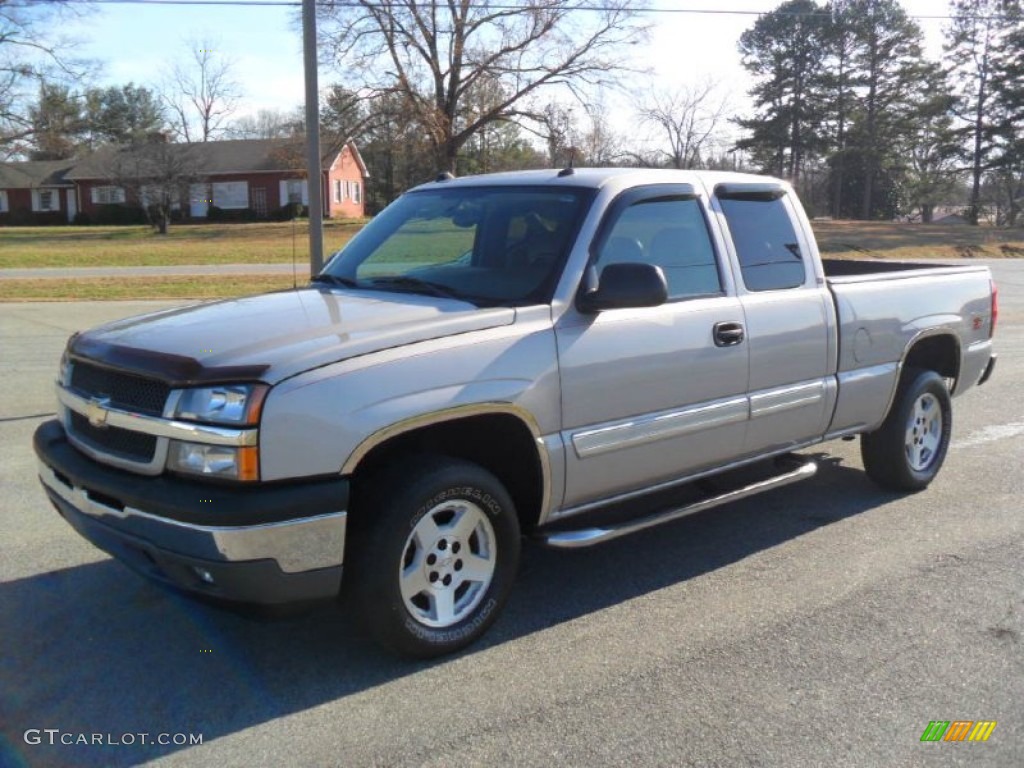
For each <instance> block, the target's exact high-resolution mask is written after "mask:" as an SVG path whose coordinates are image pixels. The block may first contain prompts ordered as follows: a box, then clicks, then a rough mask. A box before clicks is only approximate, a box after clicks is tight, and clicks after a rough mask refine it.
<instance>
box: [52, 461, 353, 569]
mask: <svg viewBox="0 0 1024 768" xmlns="http://www.w3.org/2000/svg"><path fill="white" fill-rule="evenodd" d="M39 479H40V481H41V482H42V483H43V485H44V486H45V487H46V488H47V489H49V490H50V491H51V492H52V493H53V494H55V495H56V496H59V497H60V498H61V499H63V500H64V501H65V502H66V503H67V504H68V506H70V507H71V508H72V509H74V510H76V511H78V512H80V513H81V514H83V515H88V516H89V517H91V518H92V519H94V520H97V521H99V522H101V523H106V524H107V525H110V526H111V527H113V528H119V527H120V526H118V523H119V522H122V521H130V522H131V523H133V525H132V526H131V527H132V529H133V530H134V531H136V532H142V531H146V532H148V533H150V534H151V535H148V536H144V538H146V539H149V540H150V541H153V542H154V543H158V544H159V546H160V548H161V549H167V550H172V551H176V552H181V553H183V554H191V555H193V556H196V557H204V558H208V559H211V560H218V561H221V562H226V563H231V562H244V561H247V560H272V561H274V562H275V563H277V566H278V567H279V568H280V569H281V571H282V572H283V573H299V572H301V571H312V570H315V569H317V568H330V567H332V566H338V565H341V563H342V553H343V552H344V551H345V521H346V517H347V513H346V512H333V513H329V514H326V515H317V516H316V517H307V518H302V519H300V520H287V521H285V522H282V523H266V524H262V525H247V526H238V527H226V526H212V525H195V524H193V523H182V522H178V521H177V520H169V519H167V518H163V517H158V516H156V515H151V514H149V513H147V512H144V511H143V510H141V509H135V508H134V507H127V506H126V507H124V508H123V509H118V508H116V507H112V506H108V505H107V504H104V503H103V502H101V501H98V500H97V499H95V498H90V494H89V491H88V490H86V489H85V488H82V487H76V486H73V485H69V484H66V483H64V482H62V481H61V480H60V479H59V478H58V477H57V475H56V474H55V473H54V472H53V470H52V469H50V467H48V466H47V465H46V464H44V463H43V462H42V461H40V462H39Z"/></svg>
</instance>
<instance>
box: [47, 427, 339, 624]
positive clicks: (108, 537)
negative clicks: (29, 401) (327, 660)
mask: <svg viewBox="0 0 1024 768" xmlns="http://www.w3.org/2000/svg"><path fill="white" fill-rule="evenodd" d="M34 445H35V450H36V454H37V456H38V459H39V464H38V472H39V479H40V481H41V482H42V485H43V488H44V489H45V491H46V493H47V496H48V497H49V499H50V501H51V502H52V503H53V505H54V507H55V508H56V509H57V511H58V512H59V513H60V514H61V516H62V517H64V519H65V520H66V521H67V522H68V523H69V524H70V525H71V526H72V527H73V528H74V529H75V530H76V531H77V532H78V533H79V534H81V535H82V536H83V537H84V538H86V539H87V540H88V541H90V542H91V543H93V544H94V545H95V546H97V547H99V548H100V549H102V550H104V551H105V552H108V553H109V554H111V555H113V556H114V557H116V558H117V559H118V560H121V561H122V562H124V563H125V564H126V565H128V566H129V567H131V568H133V569H134V570H136V571H139V572H140V573H142V574H143V575H145V576H148V577H150V578H153V579H155V580H157V581H161V582H164V583H167V584H170V585H172V586H174V587H177V588H179V589H184V590H186V591H189V592H193V593H197V594H201V595H204V596H206V597H210V598H216V599H220V600H224V601H228V602H240V603H256V604H263V605H282V606H283V605H286V604H289V603H302V602H310V601H317V600H323V599H329V598H333V597H335V596H337V594H338V591H339V589H340V587H341V573H342V562H343V559H344V551H345V534H346V527H347V526H346V524H347V511H346V507H347V505H348V482H347V480H346V479H345V478H341V477H336V478H319V479H311V480H309V481H306V482H297V483H293V484H263V485H257V484H238V485H231V486H228V485H223V484H221V485H213V484H209V483H202V482H197V481H192V480H190V479H187V478H182V477H176V476H166V475H164V476H158V477H147V476H141V475H133V474H130V473H127V472H123V471H120V470H117V469H113V468H111V467H108V466H105V465H103V464H100V463H98V462H95V461H93V460H92V459H90V458H88V457H86V456H85V455H84V454H82V453H80V452H79V451H77V450H76V449H75V448H73V447H72V446H71V445H70V444H69V443H68V440H67V435H66V434H65V432H64V430H63V429H62V428H61V427H60V425H59V424H58V423H57V422H55V421H53V422H47V423H45V424H43V425H41V426H40V427H39V429H37V430H36V434H35V438H34Z"/></svg>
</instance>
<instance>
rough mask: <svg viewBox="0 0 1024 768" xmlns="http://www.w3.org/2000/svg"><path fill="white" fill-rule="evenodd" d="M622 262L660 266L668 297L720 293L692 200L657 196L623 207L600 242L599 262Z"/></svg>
mask: <svg viewBox="0 0 1024 768" xmlns="http://www.w3.org/2000/svg"><path fill="white" fill-rule="evenodd" d="M618 262H647V263H648V264H654V265H656V266H659V267H661V270H662V272H664V274H665V281H666V282H667V283H668V297H669V299H670V300H671V299H684V298H688V297H692V296H706V295H708V294H715V293H720V292H721V291H722V283H721V280H720V278H719V276H718V266H717V262H716V260H715V251H714V248H713V247H712V245H711V238H710V236H709V235H708V228H707V224H706V223H705V221H704V215H703V213H701V210H700V204H699V203H698V202H697V200H695V199H693V198H687V197H655V198H649V199H645V200H639V201H637V202H635V203H633V204H632V205H630V206H628V207H626V208H623V209H622V211H621V213H620V214H619V215H618V218H616V219H615V222H614V223H613V224H612V228H611V230H610V231H609V233H608V237H607V238H605V240H604V242H603V243H602V244H601V247H600V249H599V251H598V254H597V262H596V266H597V268H598V270H600V269H601V268H602V267H604V266H605V265H607V264H613V263H618Z"/></svg>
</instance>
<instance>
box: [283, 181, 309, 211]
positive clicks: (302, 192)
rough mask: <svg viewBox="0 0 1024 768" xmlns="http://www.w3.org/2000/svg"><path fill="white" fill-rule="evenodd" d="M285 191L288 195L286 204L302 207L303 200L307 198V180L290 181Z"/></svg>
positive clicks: (286, 183) (287, 182) (286, 184)
mask: <svg viewBox="0 0 1024 768" xmlns="http://www.w3.org/2000/svg"><path fill="white" fill-rule="evenodd" d="M285 189H286V194H287V200H286V202H288V203H299V204H300V205H302V203H303V200H304V198H305V197H306V180H305V179H289V180H288V181H286V182H285Z"/></svg>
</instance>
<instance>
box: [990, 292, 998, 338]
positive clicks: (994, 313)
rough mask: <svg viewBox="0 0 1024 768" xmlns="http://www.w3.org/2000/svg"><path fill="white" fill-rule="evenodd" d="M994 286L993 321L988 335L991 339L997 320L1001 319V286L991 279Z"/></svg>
mask: <svg viewBox="0 0 1024 768" xmlns="http://www.w3.org/2000/svg"><path fill="white" fill-rule="evenodd" d="M990 285H991V286H992V322H991V323H990V324H989V331H988V337H989V338H990V339H991V338H992V337H993V336H994V335H995V333H996V320H998V319H999V288H997V287H996V281H995V280H993V281H991V283H990Z"/></svg>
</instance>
